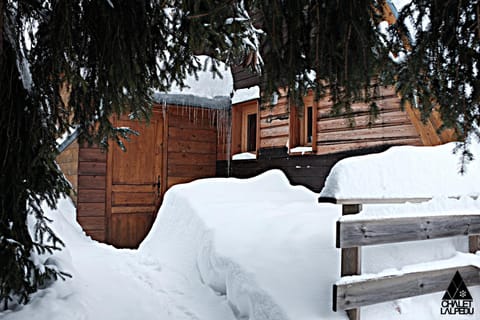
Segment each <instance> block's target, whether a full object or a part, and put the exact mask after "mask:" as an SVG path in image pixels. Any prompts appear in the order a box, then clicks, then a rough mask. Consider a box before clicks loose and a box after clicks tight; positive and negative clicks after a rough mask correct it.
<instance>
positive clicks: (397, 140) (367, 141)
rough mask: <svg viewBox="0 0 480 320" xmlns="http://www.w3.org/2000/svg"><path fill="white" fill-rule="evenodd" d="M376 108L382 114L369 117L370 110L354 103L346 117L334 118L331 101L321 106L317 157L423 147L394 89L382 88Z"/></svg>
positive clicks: (336, 115)
mask: <svg viewBox="0 0 480 320" xmlns="http://www.w3.org/2000/svg"><path fill="white" fill-rule="evenodd" d="M379 97H380V98H379V99H378V100H377V101H376V104H377V106H378V108H379V114H378V116H377V117H376V118H374V117H372V116H371V115H370V106H369V105H368V104H365V103H355V104H353V105H352V110H351V111H350V112H349V113H347V114H332V103H331V101H329V98H325V99H322V100H321V101H319V102H318V107H317V151H316V153H317V154H328V153H336V152H342V151H348V150H354V149H362V148H370V147H377V146H381V145H422V144H423V143H422V140H421V139H420V134H419V133H418V131H417V129H416V128H415V126H414V125H413V124H412V121H411V120H410V118H409V116H408V114H407V112H405V111H402V110H401V108H400V99H399V98H398V97H397V96H396V95H395V92H394V90H393V88H380V89H379Z"/></svg>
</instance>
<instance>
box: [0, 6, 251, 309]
mask: <svg viewBox="0 0 480 320" xmlns="http://www.w3.org/2000/svg"><path fill="white" fill-rule="evenodd" d="M205 13H209V14H205ZM227 19H230V20H228V21H229V22H228V23H225V22H226V21H227ZM249 25H250V22H249V21H248V17H247V16H246V11H245V10H244V8H243V7H242V4H241V3H239V2H236V1H232V2H225V1H158V0H151V1H147V0H137V1H123V0H98V1H97V0H84V1H78V0H51V1H46V0H18V1H17V0H0V80H1V82H0V104H1V113H0V141H2V143H1V147H0V165H1V171H0V303H2V306H3V308H8V307H9V305H10V306H12V305H15V304H18V303H26V302H27V301H28V299H29V295H30V294H31V293H33V292H35V291H36V290H37V289H38V288H41V287H44V286H46V285H47V284H48V283H49V282H50V281H53V280H55V279H57V278H58V277H62V278H63V277H65V276H67V274H66V273H64V271H62V270H59V269H58V268H57V267H56V266H55V264H54V262H53V260H51V259H48V254H50V253H52V251H53V250H58V249H60V248H61V246H62V245H63V243H62V242H61V240H60V239H59V238H58V237H57V236H56V235H55V234H54V233H53V232H52V230H51V229H50V228H49V227H48V219H47V218H46V217H45V216H44V213H43V211H42V208H41V206H40V204H41V203H42V201H46V202H47V204H48V205H49V206H50V207H54V206H55V203H56V200H57V199H58V197H59V196H60V195H62V194H67V193H68V192H69V190H70V186H69V184H68V183H67V181H66V180H65V178H64V177H63V175H62V173H61V172H60V170H59V168H58V167H57V166H56V164H55V161H54V160H55V156H56V155H57V151H56V150H57V149H56V148H57V145H56V138H57V137H58V136H59V135H60V134H62V133H63V132H65V131H66V130H68V129H69V128H70V127H71V126H72V125H73V124H75V125H76V126H78V127H79V128H80V130H82V131H83V133H84V134H83V135H82V138H83V139H85V140H87V141H88V142H89V143H99V144H102V145H104V146H106V145H107V143H108V141H109V139H113V140H114V141H117V142H118V143H121V139H122V137H125V136H126V135H128V134H129V131H128V130H126V129H118V128H115V127H113V126H112V124H111V122H110V119H111V115H112V114H123V113H129V114H130V115H131V116H132V118H137V119H148V116H149V114H150V108H151V101H150V95H151V90H152V89H157V90H165V89H166V88H168V87H169V86H170V85H171V84H172V83H173V82H177V83H179V84H180V85H182V84H183V79H184V78H185V76H186V74H187V73H195V72H196V71H197V70H198V69H199V68H200V67H201V66H200V65H199V61H198V59H197V58H196V57H195V56H194V53H201V54H202V53H203V54H205V53H207V54H209V55H210V56H211V57H212V58H215V59H218V60H223V61H225V62H227V63H230V62H232V61H233V59H234V58H236V57H239V56H242V55H243V54H246V53H247V52H248V51H255V50H256V48H255V47H254V46H253V45H244V44H245V43H249V44H253V43H254V42H255V39H254V38H255V34H254V32H253V31H252V29H251V28H250V27H249ZM247 39H249V40H248V41H247ZM218 60H214V59H211V61H210V64H209V65H208V67H209V69H210V70H211V71H212V72H216V73H219V72H218V71H219V70H218V63H217V62H216V61H218ZM29 217H33V221H35V223H34V224H33V225H27V219H28V218H29ZM31 220H32V219H31ZM29 227H30V230H29Z"/></svg>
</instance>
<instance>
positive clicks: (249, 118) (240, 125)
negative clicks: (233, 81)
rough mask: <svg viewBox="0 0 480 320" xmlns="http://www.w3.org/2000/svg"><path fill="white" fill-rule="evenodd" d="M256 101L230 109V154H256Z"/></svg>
mask: <svg viewBox="0 0 480 320" xmlns="http://www.w3.org/2000/svg"><path fill="white" fill-rule="evenodd" d="M257 114H258V101H257V100H251V101H247V102H243V103H239V104H236V105H234V106H233V107H232V154H237V153H242V152H256V151H257V140H258V139H257V138H258V125H257V123H258V116H257Z"/></svg>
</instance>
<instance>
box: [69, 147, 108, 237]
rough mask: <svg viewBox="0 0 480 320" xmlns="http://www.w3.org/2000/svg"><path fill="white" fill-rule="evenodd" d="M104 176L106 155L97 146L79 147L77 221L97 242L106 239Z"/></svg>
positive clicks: (105, 172)
mask: <svg viewBox="0 0 480 320" xmlns="http://www.w3.org/2000/svg"><path fill="white" fill-rule="evenodd" d="M76 144H77V145H78V143H76ZM106 174H107V153H106V152H105V151H103V150H102V149H100V148H99V147H98V146H88V145H81V146H79V156H78V202H77V220H78V222H79V223H80V225H81V226H82V227H83V229H84V230H85V232H86V234H87V235H89V236H91V237H92V238H93V239H95V240H98V241H106V239H107V230H106V229H107V228H106V219H105V196H106V183H105V182H106Z"/></svg>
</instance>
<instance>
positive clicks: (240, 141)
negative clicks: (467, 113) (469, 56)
mask: <svg viewBox="0 0 480 320" xmlns="http://www.w3.org/2000/svg"><path fill="white" fill-rule="evenodd" d="M390 12H391V11H390ZM231 70H232V75H233V80H234V89H235V90H241V89H245V88H249V87H252V86H255V85H258V84H259V79H258V77H257V76H256V75H254V74H250V73H249V72H248V71H247V69H245V68H242V67H232V68H231ZM375 96H376V97H377V99H376V103H377V105H378V108H379V114H378V116H377V117H376V118H375V119H374V120H373V119H372V117H371V115H370V112H369V108H370V107H369V106H368V105H366V104H362V103H356V104H353V105H352V110H351V113H350V114H349V115H347V117H346V116H345V115H335V114H332V112H331V110H332V102H331V100H330V99H329V97H328V96H327V97H325V98H323V99H321V100H320V101H315V99H314V96H313V94H312V93H310V94H308V95H307V96H305V97H304V98H303V106H302V107H299V106H296V105H295V103H293V101H292V100H291V99H290V98H289V97H288V96H287V95H286V93H285V92H281V93H280V95H279V96H276V97H273V98H272V100H271V101H268V102H265V101H263V102H262V101H261V100H260V98H258V97H255V98H253V99H247V100H245V101H241V102H238V103H235V104H233V106H232V104H231V100H230V97H223V98H215V99H208V98H199V97H196V96H191V95H174V94H157V95H156V96H155V97H154V101H155V105H154V107H153V114H152V117H151V121H150V123H149V124H148V125H147V124H144V123H141V122H138V121H132V120H130V119H129V118H128V117H127V116H122V117H117V118H114V119H113V123H114V125H116V126H118V127H130V128H131V129H133V130H135V131H137V132H139V133H140V136H138V137H136V136H133V137H132V139H131V142H128V143H126V148H127V152H123V151H122V150H120V148H119V147H118V146H117V145H115V144H114V143H111V146H110V149H109V151H108V152H104V151H103V150H102V149H100V148H99V147H96V146H87V145H80V144H79V143H78V142H77V139H76V138H77V135H78V133H74V134H73V135H71V136H70V137H69V138H68V139H67V140H66V141H65V142H64V143H63V144H62V145H61V146H60V150H61V153H60V155H59V156H58V163H59V165H60V166H61V168H62V170H63V172H64V173H65V175H66V177H67V178H68V179H69V180H70V181H71V183H72V185H73V187H74V190H75V194H74V195H72V199H74V201H75V202H76V205H77V219H78V221H79V223H80V224H81V225H82V226H83V228H84V230H85V232H86V233H87V234H88V235H90V236H91V237H92V238H94V239H96V240H99V241H102V242H106V243H110V244H112V245H115V246H117V247H130V248H134V247H137V246H138V244H139V243H140V242H141V241H142V240H143V238H144V237H145V235H146V234H147V233H148V231H149V230H150V227H151V225H152V223H153V221H154V219H155V216H156V213H157V211H158V208H159V207H160V205H161V202H162V197H163V195H164V194H165V192H166V191H167V190H168V189H169V188H170V187H171V186H173V185H175V184H178V183H184V182H189V181H192V180H195V179H198V178H205V177H215V176H217V177H242V178H243V177H252V176H255V175H257V174H259V173H262V172H264V171H266V170H269V169H281V170H283V171H284V172H285V174H286V175H287V177H288V178H289V179H290V181H291V183H292V184H299V185H304V186H306V187H308V188H310V189H311V190H313V191H316V192H319V191H320V190H321V188H322V187H323V184H324V181H325V179H326V177H327V175H328V173H329V171H330V169H331V168H332V166H333V165H334V164H335V163H336V162H337V161H339V160H340V159H342V158H345V157H349V156H356V155H362V154H367V153H372V152H378V151H383V150H385V149H387V148H389V147H390V146H396V145H417V146H420V145H426V146H432V145H438V144H442V143H446V142H449V141H452V140H454V135H453V132H452V131H444V132H442V133H438V131H437V129H438V128H440V126H441V121H440V118H439V116H438V114H437V113H435V112H434V113H433V114H432V116H431V117H430V119H428V120H427V121H426V122H425V123H424V122H422V121H421V118H420V114H419V113H418V112H417V111H416V110H415V109H414V108H412V107H411V106H408V105H407V106H406V108H405V110H401V108H400V98H399V97H398V96H397V95H396V93H395V91H394V89H393V88H388V87H379V88H376V92H375ZM239 153H251V155H252V157H254V159H250V160H235V161H233V160H232V157H233V155H236V154H239Z"/></svg>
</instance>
